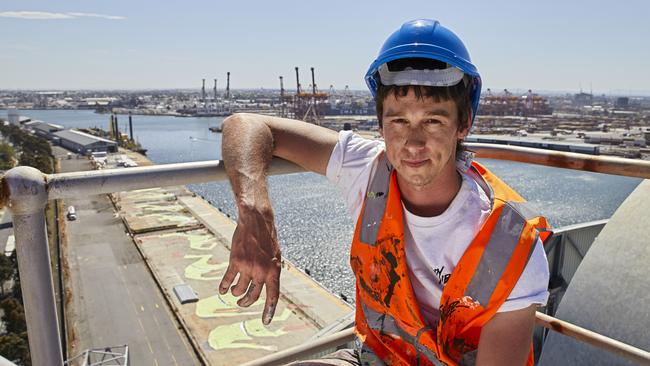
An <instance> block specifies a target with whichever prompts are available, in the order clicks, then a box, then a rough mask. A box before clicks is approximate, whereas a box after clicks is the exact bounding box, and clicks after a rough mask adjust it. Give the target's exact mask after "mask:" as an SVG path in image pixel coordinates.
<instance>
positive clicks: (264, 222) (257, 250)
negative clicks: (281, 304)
mask: <svg viewBox="0 0 650 366" xmlns="http://www.w3.org/2000/svg"><path fill="white" fill-rule="evenodd" d="M280 267H281V256H280V246H279V245H278V237H277V233H276V230H275V224H274V221H273V211H272V210H271V209H270V208H268V209H258V208H255V207H242V206H240V210H239V220H238V222H237V228H236V229H235V234H234V235H233V238H232V247H231V250H230V263H229V265H228V269H227V270H226V274H225V275H224V276H223V279H222V280H221V284H220V285H219V292H220V293H221V294H222V295H223V294H225V293H227V292H228V288H229V287H230V286H231V285H232V283H233V281H234V280H235V277H236V276H237V274H239V279H238V281H237V284H236V285H234V286H232V294H233V295H234V296H235V297H239V296H242V295H244V294H245V295H244V296H243V297H242V298H241V299H239V301H237V304H238V305H239V306H243V307H247V306H250V305H252V304H253V303H254V302H255V301H257V299H258V298H259V297H260V293H261V292H262V286H266V303H265V304H264V312H263V315H262V321H263V322H264V324H267V325H268V324H269V323H271V320H272V319H273V314H274V313H275V308H276V305H277V303H278V298H279V295H280Z"/></svg>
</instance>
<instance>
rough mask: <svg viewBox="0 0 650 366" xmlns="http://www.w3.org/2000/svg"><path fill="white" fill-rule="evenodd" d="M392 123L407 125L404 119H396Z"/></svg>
mask: <svg viewBox="0 0 650 366" xmlns="http://www.w3.org/2000/svg"><path fill="white" fill-rule="evenodd" d="M391 122H393V123H397V124H404V123H407V121H406V120H405V119H404V118H395V119H393V120H391Z"/></svg>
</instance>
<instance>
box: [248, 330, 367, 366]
mask: <svg viewBox="0 0 650 366" xmlns="http://www.w3.org/2000/svg"><path fill="white" fill-rule="evenodd" d="M355 338H356V335H355V333H354V327H352V328H348V329H344V330H342V331H340V332H337V333H334V334H330V335H328V336H324V337H321V338H318V339H316V340H313V341H311V342H309V343H303V344H299V345H297V346H294V347H291V348H287V349H285V350H283V351H280V352H276V353H273V354H270V355H268V356H264V357H261V358H258V359H256V360H253V361H250V362H247V363H245V364H243V365H242V366H258V365H259V366H262V365H264V366H275V365H284V364H287V363H289V362H292V361H296V360H301V359H304V358H307V357H310V356H311V357H313V355H314V354H316V353H319V352H323V351H325V350H328V349H334V348H336V347H338V346H340V345H343V344H346V343H348V342H352V341H354V339H355Z"/></svg>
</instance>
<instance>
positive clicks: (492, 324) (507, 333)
mask: <svg viewBox="0 0 650 366" xmlns="http://www.w3.org/2000/svg"><path fill="white" fill-rule="evenodd" d="M536 310H537V304H533V305H530V306H529V307H527V308H523V309H519V310H514V311H507V312H502V313H496V315H494V317H493V318H492V319H491V320H490V321H489V322H487V323H486V324H485V325H484V326H483V329H482V330H481V338H480V340H479V344H478V355H477V357H476V365H477V366H485V365H525V364H526V360H527V358H528V353H529V352H530V344H531V341H532V338H533V328H534V327H535V311H536Z"/></svg>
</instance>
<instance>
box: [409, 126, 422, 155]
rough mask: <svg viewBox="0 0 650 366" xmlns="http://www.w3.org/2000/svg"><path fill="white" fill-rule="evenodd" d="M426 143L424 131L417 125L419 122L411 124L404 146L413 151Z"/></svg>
mask: <svg viewBox="0 0 650 366" xmlns="http://www.w3.org/2000/svg"><path fill="white" fill-rule="evenodd" d="M425 144H426V139H425V137H424V131H422V128H421V127H420V126H419V124H416V125H411V126H410V128H409V130H408V135H407V137H406V148H407V149H408V150H409V151H411V150H413V152H415V151H417V150H419V149H421V148H423V147H424V145H425Z"/></svg>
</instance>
